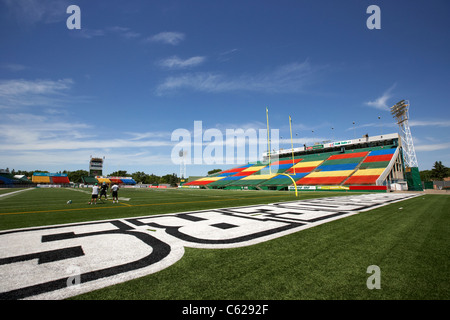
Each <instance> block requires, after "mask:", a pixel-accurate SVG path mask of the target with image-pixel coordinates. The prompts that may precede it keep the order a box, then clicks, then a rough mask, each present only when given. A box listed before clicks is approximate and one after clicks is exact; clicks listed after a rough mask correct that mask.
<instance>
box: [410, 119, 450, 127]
mask: <svg viewBox="0 0 450 320" xmlns="http://www.w3.org/2000/svg"><path fill="white" fill-rule="evenodd" d="M408 123H409V125H410V126H411V127H430V126H431V127H450V120H438V121H422V120H410V121H408Z"/></svg>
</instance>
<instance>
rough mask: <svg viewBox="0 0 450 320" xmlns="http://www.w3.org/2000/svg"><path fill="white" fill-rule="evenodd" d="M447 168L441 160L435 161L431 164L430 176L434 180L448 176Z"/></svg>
mask: <svg viewBox="0 0 450 320" xmlns="http://www.w3.org/2000/svg"><path fill="white" fill-rule="evenodd" d="M448 175H449V168H447V167H446V166H444V165H443V164H442V161H436V162H435V163H434V165H433V169H432V170H431V178H433V179H436V180H439V181H441V180H444V178H446V177H448Z"/></svg>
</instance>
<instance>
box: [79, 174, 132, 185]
mask: <svg viewBox="0 0 450 320" xmlns="http://www.w3.org/2000/svg"><path fill="white" fill-rule="evenodd" d="M81 179H82V180H83V182H84V183H85V184H94V183H100V184H102V183H103V182H105V183H106V184H108V185H109V184H114V183H117V184H121V185H135V184H136V181H135V180H134V179H133V178H131V177H102V176H85V177H81Z"/></svg>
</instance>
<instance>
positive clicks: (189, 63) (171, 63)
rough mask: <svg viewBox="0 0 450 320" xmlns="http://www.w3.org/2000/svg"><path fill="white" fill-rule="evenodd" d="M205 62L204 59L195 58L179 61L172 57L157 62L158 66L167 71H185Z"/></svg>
mask: <svg viewBox="0 0 450 320" xmlns="http://www.w3.org/2000/svg"><path fill="white" fill-rule="evenodd" d="M205 60H206V58H205V57H202V56H195V57H191V58H188V59H185V60H183V59H180V58H178V57H177V56H173V57H170V58H167V59H164V60H161V61H159V62H158V65H159V66H161V67H164V68H168V69H185V68H189V67H194V66H198V65H200V64H202V63H203V62H204V61H205Z"/></svg>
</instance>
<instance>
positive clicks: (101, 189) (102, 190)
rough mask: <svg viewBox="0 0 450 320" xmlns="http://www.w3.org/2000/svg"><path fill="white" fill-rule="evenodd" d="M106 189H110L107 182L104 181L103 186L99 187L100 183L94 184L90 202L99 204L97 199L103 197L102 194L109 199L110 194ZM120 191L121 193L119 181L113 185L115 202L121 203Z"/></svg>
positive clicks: (112, 190) (112, 191) (112, 192)
mask: <svg viewBox="0 0 450 320" xmlns="http://www.w3.org/2000/svg"><path fill="white" fill-rule="evenodd" d="M106 191H108V185H107V184H106V182H103V183H102V185H101V187H99V186H98V184H97V183H95V184H94V185H93V186H92V194H91V201H89V204H97V199H101V198H102V196H105V200H108V196H107V195H106ZM118 193H119V186H118V185H117V183H115V184H114V185H113V186H112V187H111V194H112V198H113V203H116V202H117V203H119V197H118ZM99 194H100V197H99Z"/></svg>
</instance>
